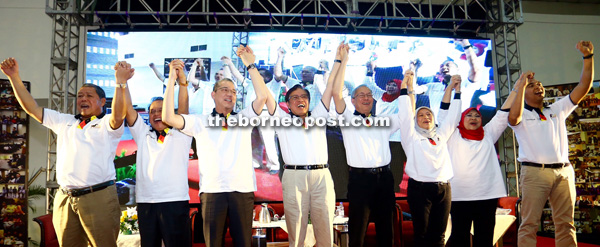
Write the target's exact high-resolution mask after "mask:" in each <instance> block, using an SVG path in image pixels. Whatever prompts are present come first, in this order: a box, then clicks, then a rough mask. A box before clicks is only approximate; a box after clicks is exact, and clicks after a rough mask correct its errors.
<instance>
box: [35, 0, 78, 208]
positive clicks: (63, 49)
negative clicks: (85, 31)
mask: <svg viewBox="0 0 600 247" xmlns="http://www.w3.org/2000/svg"><path fill="white" fill-rule="evenodd" d="M74 9H75V8H74V7H73V5H72V4H71V3H70V2H68V1H54V2H52V3H49V2H47V5H46V10H47V11H49V10H58V11H63V12H64V13H56V14H49V16H50V17H51V18H52V33H53V34H54V36H53V39H52V45H51V47H50V49H51V57H50V63H51V65H50V66H51V68H50V87H49V98H48V108H49V109H53V110H57V111H60V112H70V113H74V112H75V110H76V100H77V97H76V96H77V88H78V87H77V68H78V61H79V52H80V47H79V38H80V30H81V26H82V25H83V24H84V23H85V22H84V21H83V19H81V16H79V15H73V14H71V13H68V12H70V11H72V10H74ZM56 138H57V137H56V134H54V133H53V132H52V131H48V152H47V157H48V160H47V166H46V169H45V171H46V211H47V213H49V212H50V211H51V208H52V200H53V198H54V195H55V192H56V189H58V184H57V183H56V170H55V166H56Z"/></svg>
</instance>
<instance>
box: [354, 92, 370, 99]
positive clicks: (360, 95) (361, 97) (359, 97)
mask: <svg viewBox="0 0 600 247" xmlns="http://www.w3.org/2000/svg"><path fill="white" fill-rule="evenodd" d="M354 98H357V99H365V98H366V99H370V98H373V94H370V93H369V94H364V93H360V94H357V95H356V96H354Z"/></svg>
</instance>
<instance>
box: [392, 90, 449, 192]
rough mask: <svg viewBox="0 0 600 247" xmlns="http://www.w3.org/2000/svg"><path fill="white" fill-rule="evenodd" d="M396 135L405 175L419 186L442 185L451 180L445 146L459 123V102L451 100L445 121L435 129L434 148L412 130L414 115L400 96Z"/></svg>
mask: <svg viewBox="0 0 600 247" xmlns="http://www.w3.org/2000/svg"><path fill="white" fill-rule="evenodd" d="M399 98H400V107H402V109H400V113H399V114H398V115H397V116H398V118H399V119H400V125H401V126H402V128H400V134H401V136H402V142H401V143H402V148H404V152H405V153H406V159H407V160H406V167H405V168H404V171H405V172H406V174H407V175H408V176H409V177H410V178H412V179H414V180H417V181H421V182H446V181H448V180H449V179H450V178H452V176H453V173H452V164H451V163H450V155H449V154H448V148H447V144H446V142H447V141H448V139H450V136H451V135H452V133H454V131H455V130H456V126H458V122H459V121H460V106H461V102H460V100H459V99H453V100H452V103H451V104H450V110H449V111H448V117H447V118H446V120H445V121H444V122H443V123H441V124H440V125H439V127H438V128H437V131H436V133H437V134H436V136H435V137H434V140H433V141H435V143H436V145H433V144H431V143H430V141H429V139H428V138H426V137H424V136H422V135H421V134H419V133H418V132H417V130H416V129H415V124H416V123H415V113H414V112H413V111H412V110H411V107H412V104H411V103H410V98H409V97H408V96H407V95H400V97H399Z"/></svg>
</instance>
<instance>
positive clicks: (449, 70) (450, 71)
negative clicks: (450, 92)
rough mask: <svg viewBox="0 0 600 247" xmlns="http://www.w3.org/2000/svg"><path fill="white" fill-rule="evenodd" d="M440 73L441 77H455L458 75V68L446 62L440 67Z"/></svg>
mask: <svg viewBox="0 0 600 247" xmlns="http://www.w3.org/2000/svg"><path fill="white" fill-rule="evenodd" d="M440 73H441V74H443V75H456V74H457V73H458V67H456V64H454V63H453V62H450V61H446V62H445V63H443V64H441V65H440Z"/></svg>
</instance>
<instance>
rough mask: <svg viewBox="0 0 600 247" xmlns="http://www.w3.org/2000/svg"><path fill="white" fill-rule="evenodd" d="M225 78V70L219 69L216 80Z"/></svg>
mask: <svg viewBox="0 0 600 247" xmlns="http://www.w3.org/2000/svg"><path fill="white" fill-rule="evenodd" d="M224 78H225V76H224V75H223V70H219V71H217V73H215V82H218V81H220V80H222V79H224Z"/></svg>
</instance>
